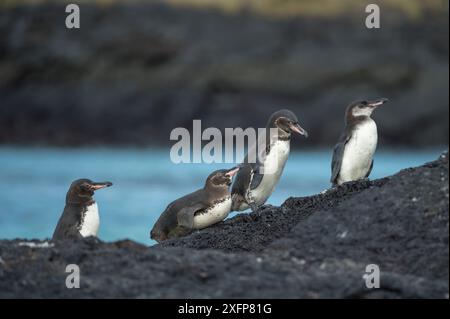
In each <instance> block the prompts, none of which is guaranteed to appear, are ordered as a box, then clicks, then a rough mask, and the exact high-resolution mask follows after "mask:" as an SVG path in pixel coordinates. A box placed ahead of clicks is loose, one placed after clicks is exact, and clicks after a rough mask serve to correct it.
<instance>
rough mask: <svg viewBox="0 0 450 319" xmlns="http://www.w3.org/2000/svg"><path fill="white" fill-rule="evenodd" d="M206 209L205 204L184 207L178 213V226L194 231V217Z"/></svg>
mask: <svg viewBox="0 0 450 319" xmlns="http://www.w3.org/2000/svg"><path fill="white" fill-rule="evenodd" d="M205 208H206V205H204V204H203V203H197V204H192V205H190V206H187V207H183V208H182V209H181V210H180V211H179V212H178V213H177V222H178V226H181V227H184V228H187V229H193V226H194V216H195V213H196V212H198V211H199V210H203V209H205Z"/></svg>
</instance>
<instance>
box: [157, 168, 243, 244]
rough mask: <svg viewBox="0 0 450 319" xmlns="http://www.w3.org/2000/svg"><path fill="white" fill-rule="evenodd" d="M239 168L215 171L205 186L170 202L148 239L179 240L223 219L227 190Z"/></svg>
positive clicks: (227, 209)
mask: <svg viewBox="0 0 450 319" xmlns="http://www.w3.org/2000/svg"><path fill="white" fill-rule="evenodd" d="M238 170H239V168H237V167H235V168H232V169H230V170H218V171H215V172H213V173H211V174H210V175H209V176H208V178H207V179H206V183H205V186H204V187H203V188H202V189H199V190H197V191H195V192H193V193H191V194H188V195H186V196H184V197H181V198H179V199H177V200H175V201H173V202H172V203H170V204H169V205H168V206H167V208H166V209H165V210H164V212H163V213H162V214H161V216H160V217H159V219H158V220H157V221H156V223H155V225H154V226H153V229H152V230H151V232H150V238H152V239H154V240H156V241H158V242H161V241H163V240H166V239H169V238H173V237H182V236H186V235H188V234H190V233H191V232H192V231H194V230H199V229H203V228H206V227H208V226H210V225H213V224H216V223H218V222H220V221H222V220H224V219H225V218H226V217H227V216H228V214H229V213H230V211H231V194H230V191H229V187H230V185H231V181H232V178H233V176H234V175H235V174H236V173H237V172H238Z"/></svg>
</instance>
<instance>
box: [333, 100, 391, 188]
mask: <svg viewBox="0 0 450 319" xmlns="http://www.w3.org/2000/svg"><path fill="white" fill-rule="evenodd" d="M387 101H388V100H387V99H384V98H383V99H377V100H373V101H357V102H353V103H351V104H350V105H349V106H348V107H347V110H346V113H345V123H346V126H345V130H344V133H343V134H342V135H341V137H340V139H339V142H338V143H337V144H336V146H335V147H334V151H333V159H332V161H331V171H332V174H331V183H332V184H333V186H336V185H341V184H342V183H345V182H350V181H356V180H360V179H364V178H367V177H369V175H370V173H371V171H372V168H373V155H374V153H375V150H376V148H377V143H378V131H377V124H376V123H375V121H374V120H373V119H372V118H371V117H370V116H371V115H372V112H373V111H374V110H375V109H376V108H377V107H379V106H380V105H383V104H384V103H386V102H387Z"/></svg>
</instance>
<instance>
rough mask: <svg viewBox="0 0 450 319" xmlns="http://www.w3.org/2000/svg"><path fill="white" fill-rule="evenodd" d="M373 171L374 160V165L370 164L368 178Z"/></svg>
mask: <svg viewBox="0 0 450 319" xmlns="http://www.w3.org/2000/svg"><path fill="white" fill-rule="evenodd" d="M372 169H373V160H372V163H370V168H369V170H368V171H367V174H366V178H368V177H369V175H370V173H372Z"/></svg>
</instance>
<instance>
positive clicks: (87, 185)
mask: <svg viewBox="0 0 450 319" xmlns="http://www.w3.org/2000/svg"><path fill="white" fill-rule="evenodd" d="M110 186H112V183H111V182H101V183H95V182H93V181H91V180H90V179H86V178H82V179H78V180H76V181H74V182H73V183H72V184H71V185H70V188H69V191H68V192H67V196H66V203H67V204H69V203H70V204H82V203H88V202H90V201H92V196H94V192H95V191H97V190H99V189H102V188H106V187H110Z"/></svg>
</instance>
